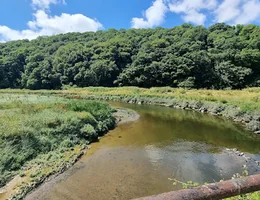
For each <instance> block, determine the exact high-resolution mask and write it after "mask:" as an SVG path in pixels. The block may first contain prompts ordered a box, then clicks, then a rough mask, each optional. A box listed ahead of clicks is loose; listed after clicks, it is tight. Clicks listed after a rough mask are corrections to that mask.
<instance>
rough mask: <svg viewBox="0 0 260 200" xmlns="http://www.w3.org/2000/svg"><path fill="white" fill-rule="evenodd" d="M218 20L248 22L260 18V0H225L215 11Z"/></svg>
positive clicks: (233, 22)
mask: <svg viewBox="0 0 260 200" xmlns="http://www.w3.org/2000/svg"><path fill="white" fill-rule="evenodd" d="M214 14H215V21H216V22H225V23H231V24H248V23H252V22H254V21H256V20H258V19H259V18H260V1H259V0H224V1H223V2H222V3H221V4H220V5H219V6H218V8H217V9H216V10H215V12H214Z"/></svg>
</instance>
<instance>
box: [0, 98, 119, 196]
mask: <svg viewBox="0 0 260 200" xmlns="http://www.w3.org/2000/svg"><path fill="white" fill-rule="evenodd" d="M0 97H1V98H0V186H4V185H5V184H6V183H7V182H8V181H9V180H11V178H12V177H14V176H15V175H18V174H24V173H23V171H26V170H28V169H32V168H33V170H31V172H30V173H29V174H28V177H29V179H30V180H31V181H32V182H34V183H35V184H37V182H39V181H40V180H42V179H43V178H44V177H46V176H48V175H50V174H51V173H53V172H54V171H59V170H60V169H62V168H64V167H66V166H68V165H69V163H70V162H71V161H73V160H75V158H76V157H77V156H78V155H79V154H80V151H78V150H75V149H80V147H84V146H86V145H87V144H89V143H91V142H93V141H95V140H97V138H98V137H99V136H101V135H103V134H104V133H106V132H107V131H108V130H109V129H112V128H113V127H114V125H115V119H114V117H113V116H112V113H113V110H112V109H111V108H110V107H109V106H108V105H107V104H106V103H99V102H91V101H85V100H69V99H64V98H61V97H53V96H51V97H48V96H39V95H29V94H25V95H24V94H3V93H2V94H1V95H0ZM32 166H33V167H32ZM48 168H49V170H47V169H48ZM43 169H45V170H43ZM26 188H27V189H29V188H31V187H28V186H27V187H26ZM22 194H23V193H22Z"/></svg>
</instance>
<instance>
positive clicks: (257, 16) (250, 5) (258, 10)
mask: <svg viewBox="0 0 260 200" xmlns="http://www.w3.org/2000/svg"><path fill="white" fill-rule="evenodd" d="M255 20H258V21H259V20H260V1H258V0H249V1H247V2H246V3H244V5H243V6H242V9H241V12H240V15H239V16H238V17H237V18H236V20H235V24H248V23H250V22H253V21H255Z"/></svg>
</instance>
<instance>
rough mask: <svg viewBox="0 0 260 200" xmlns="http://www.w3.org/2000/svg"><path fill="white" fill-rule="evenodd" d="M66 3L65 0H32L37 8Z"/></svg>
mask: <svg viewBox="0 0 260 200" xmlns="http://www.w3.org/2000/svg"><path fill="white" fill-rule="evenodd" d="M58 3H63V4H65V0H32V6H33V7H34V8H36V9H38V8H39V9H48V8H49V6H50V4H58Z"/></svg>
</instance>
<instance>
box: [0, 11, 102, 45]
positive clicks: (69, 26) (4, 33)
mask: <svg viewBox="0 0 260 200" xmlns="http://www.w3.org/2000/svg"><path fill="white" fill-rule="evenodd" d="M34 16H35V20H34V21H29V22H28V27H29V29H26V30H22V31H17V30H13V29H10V28H9V27H7V26H0V40H4V41H9V40H18V39H35V38H37V37H38V36H42V35H55V34H60V33H68V32H86V31H97V30H99V29H102V28H103V26H102V24H101V23H99V22H98V21H97V20H95V19H91V18H88V17H86V16H84V15H82V14H74V15H70V14H66V13H63V14H61V16H49V15H47V14H46V12H45V11H43V10H38V11H37V12H36V13H35V14H34Z"/></svg>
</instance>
